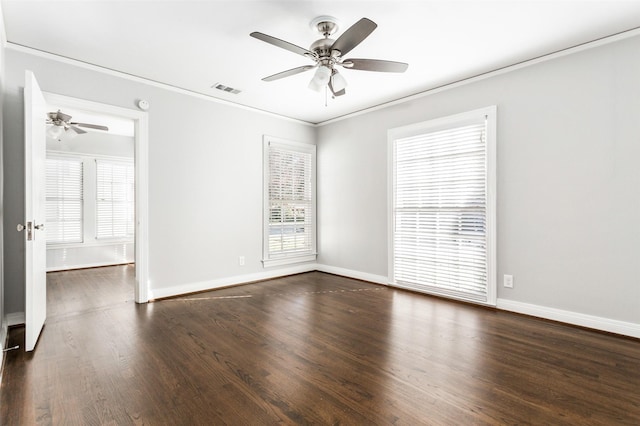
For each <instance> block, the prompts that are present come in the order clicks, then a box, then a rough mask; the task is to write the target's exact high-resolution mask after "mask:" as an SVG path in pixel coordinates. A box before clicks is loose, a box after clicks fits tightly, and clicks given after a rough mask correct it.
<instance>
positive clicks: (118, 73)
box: [5, 41, 315, 127]
mask: <svg viewBox="0 0 640 426" xmlns="http://www.w3.org/2000/svg"><path fill="white" fill-rule="evenodd" d="M5 47H6V48H7V49H10V50H13V51H16V52H21V53H26V54H29V55H33V56H37V57H40V58H45V59H49V60H52V61H56V62H61V63H63V64H67V65H72V66H74V67H78V68H84V69H87V70H90V71H95V72H99V73H102V74H107V75H110V76H113V77H118V78H122V79H125V80H129V81H133V82H136V83H141V84H146V85H148V86H153V87H157V88H159V89H164V90H168V91H170V92H175V93H180V94H181V95H186V96H192V97H194V98H198V99H201V100H205V101H209V102H215V103H218V104H222V105H226V106H229V107H233V108H239V109H243V110H245V111H251V112H255V113H259V114H263V115H267V116H270V117H275V118H279V119H281V120H286V121H290V122H292V123H298V124H304V125H306V126H311V127H314V126H315V124H314V123H310V122H308V121H304V120H298V119H296V118H291V117H287V116H284V115H280V114H276V113H273V112H269V111H266V110H263V109H259V108H253V107H250V106H246V105H242V104H238V103H235V102H231V101H228V100H226V99H220V98H216V97H214V96H213V95H205V94H202V93H198V92H194V91H192V90H189V89H184V88H182V87H178V86H172V85H170V84H166V83H161V82H159V81H155V80H150V79H147V78H144V77H140V76H137V75H133V74H127V73H125V72H122V71H117V70H113V69H110V68H105V67H101V66H99V65H95V64H91V63H88V62H83V61H78V60H76V59H71V58H67V57H64V56H59V55H56V54H53V53H49V52H45V51H42V50H38V49H33V48H31V47H27V46H22V45H19V44H14V43H12V42H10V41H7V42H6V46H5Z"/></svg>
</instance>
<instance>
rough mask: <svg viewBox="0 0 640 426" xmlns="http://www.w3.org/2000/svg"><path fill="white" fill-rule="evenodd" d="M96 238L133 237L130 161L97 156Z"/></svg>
mask: <svg viewBox="0 0 640 426" xmlns="http://www.w3.org/2000/svg"><path fill="white" fill-rule="evenodd" d="M96 184H97V188H96V189H97V191H96V238H97V239H99V240H100V239H126V240H129V239H133V236H134V232H135V205H134V200H135V195H134V191H135V176H134V165H133V162H120V161H110V160H96Z"/></svg>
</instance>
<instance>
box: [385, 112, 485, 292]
mask: <svg viewBox="0 0 640 426" xmlns="http://www.w3.org/2000/svg"><path fill="white" fill-rule="evenodd" d="M415 133H416V132H414V134H412V135H410V136H407V137H402V138H398V139H395V140H394V142H393V157H394V159H393V162H394V164H393V173H394V176H393V249H392V251H393V257H392V263H393V264H392V270H393V281H394V282H395V283H396V284H397V285H399V286H402V287H407V288H411V289H414V290H419V291H426V292H430V293H435V294H441V295H444V296H450V297H455V298H462V299H465V300H472V301H479V302H487V300H488V276H489V274H488V271H489V265H488V228H487V213H488V197H487V188H488V184H487V182H488V181H487V176H488V175H487V123H486V118H485V116H484V115H482V116H480V117H478V118H476V119H474V120H472V121H471V122H470V121H469V120H468V119H465V120H464V122H462V123H455V122H454V123H451V124H449V125H447V126H445V127H444V128H443V126H438V127H437V128H436V129H434V130H430V129H428V130H426V131H422V132H417V134H415Z"/></svg>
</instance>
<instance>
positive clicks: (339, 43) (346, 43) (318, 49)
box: [250, 16, 409, 96]
mask: <svg viewBox="0 0 640 426" xmlns="http://www.w3.org/2000/svg"><path fill="white" fill-rule="evenodd" d="M377 26H378V25H377V24H376V23H375V22H373V21H372V20H370V19H367V18H362V19H360V20H359V21H358V22H356V23H355V24H353V25H352V26H351V27H349V28H348V29H347V30H346V31H345V32H344V33H342V35H341V36H340V37H338V39H337V40H332V39H330V38H329V36H330V35H331V34H333V33H335V32H336V31H337V30H338V25H337V21H336V19H335V18H333V17H331V16H319V17H317V18H315V19H314V20H313V21H311V27H312V28H315V29H317V30H318V31H319V32H320V34H322V35H323V37H324V38H321V39H319V40H316V41H315V42H314V43H313V44H312V45H311V47H309V49H308V50H307V49H305V48H303V47H300V46H296V45H295V44H292V43H289V42H287V41H284V40H280V39H279V38H275V37H272V36H270V35H267V34H263V33H260V32H252V33H251V34H250V36H251V37H254V38H257V39H258V40H262V41H264V42H266V43H269V44H272V45H274V46H277V47H280V48H282V49H286V50H288V51H290V52H293V53H296V54H299V55H302V56H304V57H306V58H309V59H311V60H312V61H314V62H315V65H304V66H301V67H297V68H293V69H290V70H287V71H282V72H279V73H277V74H273V75H270V76H268V77H265V78H263V79H262V80H263V81H274V80H279V79H281V78H284V77H289V76H292V75H296V74H299V73H301V72H304V71H308V70H311V69H314V68H316V72H315V74H314V76H313V79H312V80H311V82H310V83H309V88H310V89H313V90H316V91H320V90H321V89H322V88H323V87H326V86H328V87H329V90H331V93H333V95H334V96H342V95H344V94H345V93H346V91H345V88H346V87H347V82H346V80H345V79H344V77H343V76H342V75H341V74H339V73H338V70H337V69H336V68H335V67H336V66H340V67H343V68H346V69H352V70H363V71H378V72H405V71H406V70H407V67H408V66H409V65H408V64H406V63H404V62H394V61H383V60H379V59H354V58H348V59H344V58H343V55H346V54H347V53H349V52H350V51H351V50H352V49H353V48H354V47H356V46H357V45H359V44H360V43H361V42H362V41H363V40H364V39H365V38H367V37H368V36H369V34H371V33H372V32H373V30H375V29H376V27H377Z"/></svg>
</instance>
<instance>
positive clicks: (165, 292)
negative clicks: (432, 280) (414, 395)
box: [7, 263, 640, 338]
mask: <svg viewBox="0 0 640 426" xmlns="http://www.w3.org/2000/svg"><path fill="white" fill-rule="evenodd" d="M313 271H319V272H325V273H328V274H334V275H339V276H343V277H347V278H354V279H358V280H363V281H368V282H371V283H375V284H382V285H387V286H389V287H390V288H393V289H396V288H397V289H398V290H404V289H402V288H398V287H394V286H392V285H390V284H389V282H388V279H387V277H385V276H382V275H376V274H370V273H368V272H361V271H355V270H352V269H347V268H340V267H337V266H331V265H324V264H316V263H308V264H304V265H299V266H294V267H290V268H284V269H277V270H271V271H265V272H259V273H253V274H247V275H238V276H234V277H226V278H219V279H216V280H210V281H201V282H196V283H188V284H181V285H176V286H173V287H168V288H162V289H156V290H150V291H149V300H153V299H161V298H165V297H174V296H182V295H186V294H190V293H195V292H199V291H207V290H216V289H219V288H224V287H231V286H236V285H242V284H249V283H252V282H256V281H262V280H268V279H272V278H279V277H284V276H288V275H294V274H301V273H305V272H313ZM425 296H427V297H429V295H428V294H426V295H425ZM496 308H497V309H498V310H502V311H508V312H516V313H520V314H524V315H529V316H534V317H538V318H544V319H548V320H553V321H559V322H561V323H566V324H572V325H577V326H581V327H586V328H591V329H594V330H600V331H606V332H610V333H616V334H620V335H623V336H629V337H635V338H640V324H635V323H630V322H625V321H618V320H613V319H609V318H603V317H596V316H593V315H586V314H580V313H577V312H571V311H565V310H561V309H555V308H547V307H544V306H538V305H532V304H529V303H522V302H517V301H513V300H507V299H498V300H497V303H496ZM7 322H8V325H9V326H12V325H18V324H23V323H24V312H17V313H13V314H9V315H7Z"/></svg>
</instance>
